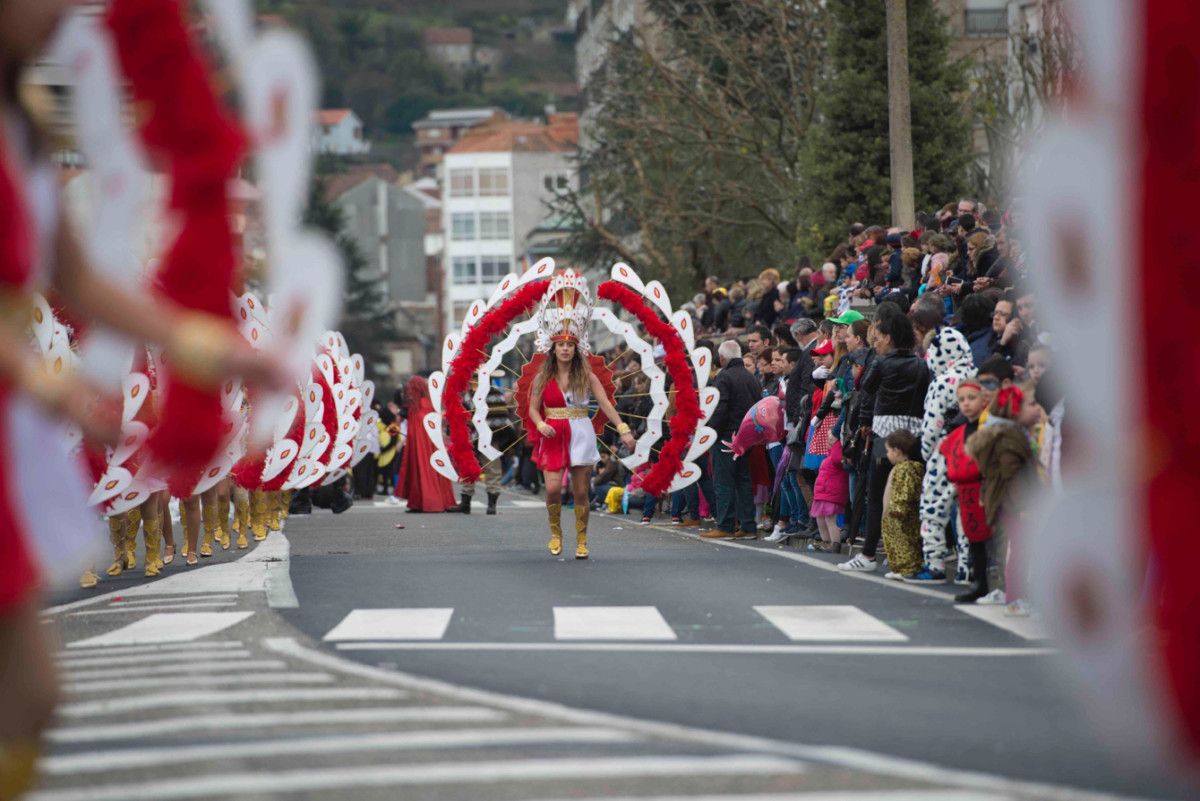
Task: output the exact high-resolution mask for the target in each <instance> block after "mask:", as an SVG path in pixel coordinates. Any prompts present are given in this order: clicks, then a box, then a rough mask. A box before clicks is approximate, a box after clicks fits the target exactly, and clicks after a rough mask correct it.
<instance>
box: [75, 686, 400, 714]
mask: <svg viewBox="0 0 1200 801" xmlns="http://www.w3.org/2000/svg"><path fill="white" fill-rule="evenodd" d="M407 696H408V693H404V692H401V691H399V690H394V689H392V688H390V687H331V688H329V689H321V690H213V691H205V690H183V691H178V690H176V691H173V692H165V693H154V694H152V695H139V696H134V697H129V698H106V699H104V700H101V701H80V702H77V703H71V704H63V705H62V706H60V707H59V708H58V714H59V715H61V716H62V717H65V718H86V717H93V716H95V715H112V714H118V713H126V712H140V711H143V710H146V709H166V708H170V707H181V706H205V705H208V704H213V705H215V704H224V705H229V704H268V703H278V702H288V703H291V702H293V701H304V702H308V703H311V702H314V701H395V700H398V699H401V698H406V697H407Z"/></svg>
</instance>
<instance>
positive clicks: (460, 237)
mask: <svg viewBox="0 0 1200 801" xmlns="http://www.w3.org/2000/svg"><path fill="white" fill-rule="evenodd" d="M450 238H451V239H453V240H454V241H456V242H469V241H471V240H472V239H474V238H475V214H474V213H473V212H465V213H462V214H451V215H450Z"/></svg>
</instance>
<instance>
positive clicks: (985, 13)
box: [965, 8, 1008, 36]
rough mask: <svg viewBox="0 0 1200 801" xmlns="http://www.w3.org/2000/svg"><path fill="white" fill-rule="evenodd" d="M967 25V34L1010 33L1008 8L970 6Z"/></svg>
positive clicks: (1003, 34)
mask: <svg viewBox="0 0 1200 801" xmlns="http://www.w3.org/2000/svg"><path fill="white" fill-rule="evenodd" d="M965 13H966V20H965V27H966V33H967V36H1006V35H1008V10H1007V9H1004V8H968V9H967V10H966V12H965Z"/></svg>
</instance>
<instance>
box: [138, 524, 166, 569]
mask: <svg viewBox="0 0 1200 801" xmlns="http://www.w3.org/2000/svg"><path fill="white" fill-rule="evenodd" d="M142 538H143V539H145V541H146V578H154V577H155V576H157V575H158V572H159V571H160V570H162V569H163V561H162V519H161V518H157V517H156V518H154V519H153V520H150V519H146V520H143V521H142Z"/></svg>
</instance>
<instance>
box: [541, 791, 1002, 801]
mask: <svg viewBox="0 0 1200 801" xmlns="http://www.w3.org/2000/svg"><path fill="white" fill-rule="evenodd" d="M538 801H1016V799H1014V798H1013V797H1012V796H1009V795H993V794H991V793H987V794H984V793H969V792H968V793H964V792H963V791H962V790H832V791H826V792H821V791H818V792H815V793H769V794H766V795H763V794H761V793H755V794H753V795H744V794H738V795H688V796H682V795H670V796H659V795H656V796H638V797H637V798H634V797H632V796H622V797H620V798H614V797H613V796H609V795H606V796H592V797H590V798H570V799H566V798H553V799H551V798H546V799H538Z"/></svg>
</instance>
